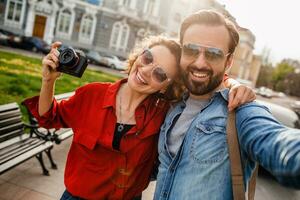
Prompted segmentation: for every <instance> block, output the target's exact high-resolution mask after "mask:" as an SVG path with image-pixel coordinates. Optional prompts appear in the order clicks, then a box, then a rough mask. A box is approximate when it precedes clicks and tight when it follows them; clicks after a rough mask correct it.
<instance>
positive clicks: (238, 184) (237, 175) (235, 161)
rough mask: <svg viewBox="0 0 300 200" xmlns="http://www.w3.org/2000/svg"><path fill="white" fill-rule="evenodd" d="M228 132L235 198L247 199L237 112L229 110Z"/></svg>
mask: <svg viewBox="0 0 300 200" xmlns="http://www.w3.org/2000/svg"><path fill="white" fill-rule="evenodd" d="M226 132H227V142H228V150H229V159H230V168H231V177H232V191H233V199H234V200H245V187H244V178H243V170H242V164H241V154H240V147H239V142H238V138H237V132H236V127H235V112H229V114H228V119H227V129H226Z"/></svg>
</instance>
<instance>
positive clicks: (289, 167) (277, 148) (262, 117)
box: [236, 103, 300, 188]
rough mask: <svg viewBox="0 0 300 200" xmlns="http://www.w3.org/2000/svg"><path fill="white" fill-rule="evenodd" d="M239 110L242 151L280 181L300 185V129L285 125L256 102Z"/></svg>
mask: <svg viewBox="0 0 300 200" xmlns="http://www.w3.org/2000/svg"><path fill="white" fill-rule="evenodd" d="M236 113H237V116H236V125H237V126H236V127H237V131H238V134H239V141H240V146H241V152H242V154H243V155H245V156H246V157H247V158H248V159H249V160H252V161H256V162H258V163H259V164H260V165H261V166H263V167H264V168H265V169H266V170H268V171H269V172H270V173H272V174H273V175H274V176H275V177H276V178H277V180H278V181H279V182H280V183H282V184H284V185H286V186H290V187H295V188H300V129H292V128H288V127H285V126H283V125H282V124H280V123H279V122H278V121H277V120H276V119H275V118H274V117H273V116H272V115H271V114H270V113H269V112H268V110H267V109H266V108H264V107H263V106H260V105H258V104H257V103H251V104H247V105H244V106H241V107H239V108H238V109H237V111H236Z"/></svg>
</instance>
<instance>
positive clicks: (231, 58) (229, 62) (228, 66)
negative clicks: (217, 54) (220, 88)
mask: <svg viewBox="0 0 300 200" xmlns="http://www.w3.org/2000/svg"><path fill="white" fill-rule="evenodd" d="M233 57H234V54H233V53H232V54H230V56H228V58H227V61H226V69H225V70H226V71H227V70H229V69H230V67H231V66H232V64H233Z"/></svg>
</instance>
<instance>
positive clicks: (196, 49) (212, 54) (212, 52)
mask: <svg viewBox="0 0 300 200" xmlns="http://www.w3.org/2000/svg"><path fill="white" fill-rule="evenodd" d="M201 52H203V54H204V58H205V60H206V61H207V62H209V63H211V64H217V63H219V62H220V61H222V60H223V59H224V58H225V57H227V56H229V55H230V54H231V53H228V54H226V55H224V53H223V51H222V50H221V49H218V48H215V47H208V46H203V45H198V44H184V45H183V46H182V55H183V56H185V57H187V58H189V59H191V60H193V61H195V60H196V59H197V58H198V56H199V55H200V54H201Z"/></svg>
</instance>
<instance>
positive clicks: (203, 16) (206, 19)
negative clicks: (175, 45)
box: [180, 10, 239, 54]
mask: <svg viewBox="0 0 300 200" xmlns="http://www.w3.org/2000/svg"><path fill="white" fill-rule="evenodd" d="M194 24H203V25H210V26H220V25H224V26H225V27H226V29H227V30H228V33H229V36H230V41H229V53H231V54H232V53H233V52H234V50H235V48H236V46H237V45H238V43H239V33H238V31H237V28H236V26H235V25H234V23H233V22H232V21H230V20H229V19H228V18H226V17H225V16H224V15H222V14H220V13H218V12H216V11H213V10H200V11H198V12H196V13H194V14H191V15H189V16H188V17H187V18H185V19H184V21H183V22H182V24H181V27H180V44H182V42H183V41H182V40H183V36H184V34H185V32H186V30H187V29H188V28H189V27H190V26H192V25H194Z"/></svg>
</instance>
